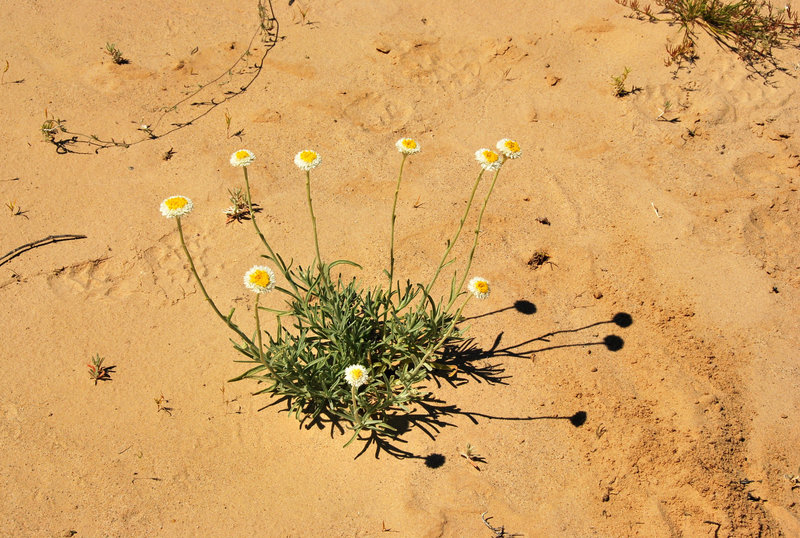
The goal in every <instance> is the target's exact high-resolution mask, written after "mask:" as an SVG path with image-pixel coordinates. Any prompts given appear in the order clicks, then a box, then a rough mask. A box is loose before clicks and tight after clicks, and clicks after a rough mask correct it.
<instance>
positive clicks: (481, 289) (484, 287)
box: [475, 280, 489, 293]
mask: <svg viewBox="0 0 800 538" xmlns="http://www.w3.org/2000/svg"><path fill="white" fill-rule="evenodd" d="M475 289H476V290H478V293H487V292H488V291H489V284H487V283H486V282H484V281H483V280H479V281H478V282H476V283H475Z"/></svg>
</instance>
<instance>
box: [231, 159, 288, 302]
mask: <svg viewBox="0 0 800 538" xmlns="http://www.w3.org/2000/svg"><path fill="white" fill-rule="evenodd" d="M242 170H243V171H244V185H245V192H246V193H247V209H248V210H249V211H250V220H251V221H253V227H254V228H255V229H256V233H257V234H258V237H260V238H261V242H262V243H264V246H265V247H267V250H268V251H269V255H270V259H271V260H272V261H273V262H275V264H276V265H277V266H278V269H279V270H280V272H281V274H282V275H283V278H284V279H286V281H287V282H289V284H291V285H292V288H294V291H295V292H297V285H296V284H295V283H294V280H293V279H292V278H291V275H290V274H289V268H288V267H286V266H285V265H284V264H283V262H282V261H281V259H280V258H279V257H278V256H276V255H275V251H273V250H272V247H271V246H270V244H269V242H268V241H267V238H266V237H264V234H263V233H261V229H260V228H259V227H258V222H256V214H255V212H254V211H253V202H252V199H251V197H250V180H249V178H248V177H247V167H246V166H243V167H242Z"/></svg>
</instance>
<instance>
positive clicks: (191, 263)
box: [175, 217, 253, 345]
mask: <svg viewBox="0 0 800 538" xmlns="http://www.w3.org/2000/svg"><path fill="white" fill-rule="evenodd" d="M175 221H176V222H177V223H178V236H179V237H180V238H181V246H182V247H183V252H184V254H186V258H187V259H188V260H189V267H190V268H191V269H192V274H193V275H194V278H195V280H197V285H198V286H200V291H202V292H203V296H204V297H205V298H206V301H208V304H210V305H211V308H212V309H213V310H214V312H215V313H216V314H217V315H218V316H219V317H220V318H221V319H222V321H224V322H225V324H226V325H227V326H228V327H230V328H231V329H232V330H233V331H234V332H235V333H236V334H238V335H239V336H240V337H241V338H242V340H244V341H245V342H247V343H248V344H250V345H253V342H252V340H250V338H248V337H247V335H245V334H244V333H243V332H242V331H241V329H239V327H237V326H236V325H235V324H234V323H232V322H231V321H230V320H229V319H228V318H227V317H225V316H223V315H222V312H220V311H219V308H217V305H216V304H214V301H213V300H212V299H211V297H209V296H208V292H207V291H206V287H205V286H203V281H202V280H200V275H198V274H197V268H195V266H194V260H193V259H192V255H191V254H189V249H188V248H186V240H185V239H184V238H183V227H182V226H181V218H180V217H175Z"/></svg>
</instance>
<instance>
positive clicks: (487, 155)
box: [483, 149, 498, 163]
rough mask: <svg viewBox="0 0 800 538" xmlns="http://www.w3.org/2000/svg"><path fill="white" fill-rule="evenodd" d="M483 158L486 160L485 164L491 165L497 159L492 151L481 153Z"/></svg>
mask: <svg viewBox="0 0 800 538" xmlns="http://www.w3.org/2000/svg"><path fill="white" fill-rule="evenodd" d="M483 158H484V159H486V162H487V163H493V162H495V161H496V160H497V159H498V156H497V153H495V152H494V151H492V150H489V149H487V150H486V151H484V152H483Z"/></svg>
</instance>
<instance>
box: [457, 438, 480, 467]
mask: <svg viewBox="0 0 800 538" xmlns="http://www.w3.org/2000/svg"><path fill="white" fill-rule="evenodd" d="M461 457H462V458H464V459H466V460H467V463H469V464H470V465H472V466H473V467H475V469H476V470H478V471H480V470H481V469H480V467H478V463H486V460H484V459H483V457H482V456H480V455H479V454H478V453H476V452H475V448H474V447H473V446H472V445H471V444H469V443H467V446H466V448H464V452H462V453H461Z"/></svg>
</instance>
